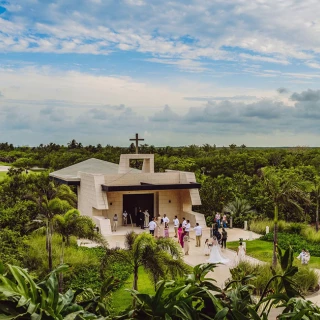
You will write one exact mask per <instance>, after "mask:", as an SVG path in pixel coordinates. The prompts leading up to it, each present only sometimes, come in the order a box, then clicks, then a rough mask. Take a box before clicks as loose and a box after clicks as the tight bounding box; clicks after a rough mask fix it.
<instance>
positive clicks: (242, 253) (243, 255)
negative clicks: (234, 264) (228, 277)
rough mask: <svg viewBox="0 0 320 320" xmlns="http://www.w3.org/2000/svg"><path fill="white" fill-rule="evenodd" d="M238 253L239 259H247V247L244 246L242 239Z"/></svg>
mask: <svg viewBox="0 0 320 320" xmlns="http://www.w3.org/2000/svg"><path fill="white" fill-rule="evenodd" d="M237 255H238V261H239V262H241V261H243V260H245V258H246V249H245V247H244V246H243V244H242V242H241V241H240V243H239V247H238V250H237Z"/></svg>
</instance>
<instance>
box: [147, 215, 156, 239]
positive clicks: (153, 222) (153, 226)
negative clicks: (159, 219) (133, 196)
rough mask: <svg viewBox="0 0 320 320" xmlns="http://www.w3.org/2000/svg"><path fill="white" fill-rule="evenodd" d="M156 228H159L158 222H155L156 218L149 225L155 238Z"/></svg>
mask: <svg viewBox="0 0 320 320" xmlns="http://www.w3.org/2000/svg"><path fill="white" fill-rule="evenodd" d="M156 226H157V224H156V222H155V218H154V219H153V220H151V221H150V222H149V223H148V227H149V232H150V234H152V235H153V236H154V230H155V228H156Z"/></svg>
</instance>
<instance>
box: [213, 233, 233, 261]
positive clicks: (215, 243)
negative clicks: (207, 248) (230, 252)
mask: <svg viewBox="0 0 320 320" xmlns="http://www.w3.org/2000/svg"><path fill="white" fill-rule="evenodd" d="M208 262H210V263H228V262H229V259H226V258H224V257H223V256H222V255H221V251H220V245H219V243H218V240H217V238H216V237H213V238H212V246H211V252H210V258H209V260H208Z"/></svg>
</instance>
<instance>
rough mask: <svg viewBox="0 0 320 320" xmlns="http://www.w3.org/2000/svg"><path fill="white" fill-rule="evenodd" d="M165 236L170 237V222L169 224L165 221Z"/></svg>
mask: <svg viewBox="0 0 320 320" xmlns="http://www.w3.org/2000/svg"><path fill="white" fill-rule="evenodd" d="M164 237H165V238H169V224H168V222H165V223H164Z"/></svg>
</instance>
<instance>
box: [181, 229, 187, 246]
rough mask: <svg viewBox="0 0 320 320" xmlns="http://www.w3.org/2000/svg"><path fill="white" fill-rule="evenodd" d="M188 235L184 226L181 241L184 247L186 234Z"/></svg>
mask: <svg viewBox="0 0 320 320" xmlns="http://www.w3.org/2000/svg"><path fill="white" fill-rule="evenodd" d="M185 235H186V229H185V228H182V233H181V241H180V244H181V247H182V248H183V247H184V236H185Z"/></svg>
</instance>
